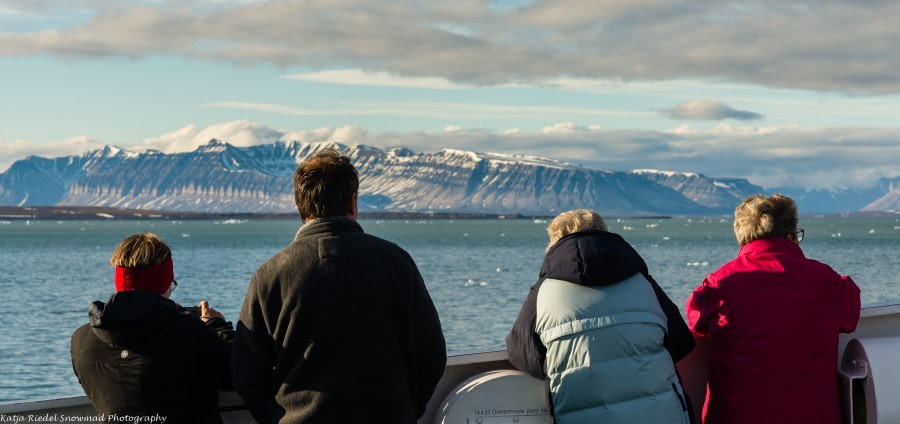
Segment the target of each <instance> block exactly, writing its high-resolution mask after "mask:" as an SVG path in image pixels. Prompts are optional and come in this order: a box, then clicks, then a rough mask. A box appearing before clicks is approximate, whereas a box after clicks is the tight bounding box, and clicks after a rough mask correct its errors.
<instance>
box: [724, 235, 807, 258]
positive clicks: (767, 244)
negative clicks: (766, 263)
mask: <svg viewBox="0 0 900 424" xmlns="http://www.w3.org/2000/svg"><path fill="white" fill-rule="evenodd" d="M765 252H770V253H786V254H790V255H798V256H800V257H801V258H805V257H806V256H804V255H803V250H801V249H800V246H799V245H798V244H797V243H794V242H792V241H790V240H788V239H786V238H784V237H772V238H765V239H757V240H753V241H751V242H750V243H747V244H745V245H743V246H741V251H740V253H738V255H739V256H745V255H755V254H760V253H765Z"/></svg>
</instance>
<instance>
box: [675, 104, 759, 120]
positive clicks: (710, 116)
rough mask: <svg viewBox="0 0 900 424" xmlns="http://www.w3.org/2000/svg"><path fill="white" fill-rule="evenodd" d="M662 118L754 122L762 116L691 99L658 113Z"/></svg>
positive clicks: (724, 105) (723, 105)
mask: <svg viewBox="0 0 900 424" xmlns="http://www.w3.org/2000/svg"><path fill="white" fill-rule="evenodd" d="M660 113H661V114H662V115H664V116H668V117H670V118H673V119H695V120H704V121H721V120H723V119H737V120H740V121H755V120H759V119H762V118H763V116H762V115H760V114H758V113H755V112H750V111H746V110H736V109H733V108H732V107H731V106H728V105H726V104H725V103H722V102H721V101H720V100H718V99H693V100H687V101H684V102H681V103H679V104H677V105H676V106H675V107H672V108H669V109H664V110H662V111H660Z"/></svg>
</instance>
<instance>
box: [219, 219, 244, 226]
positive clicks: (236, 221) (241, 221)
mask: <svg viewBox="0 0 900 424" xmlns="http://www.w3.org/2000/svg"><path fill="white" fill-rule="evenodd" d="M246 223H247V220H246V219H226V220H223V221H215V222H214V224H222V225H235V224H246Z"/></svg>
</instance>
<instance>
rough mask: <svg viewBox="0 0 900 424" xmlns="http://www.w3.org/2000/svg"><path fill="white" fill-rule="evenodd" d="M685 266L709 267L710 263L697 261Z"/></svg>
mask: <svg viewBox="0 0 900 424" xmlns="http://www.w3.org/2000/svg"><path fill="white" fill-rule="evenodd" d="M685 265H687V266H709V262H707V261H703V262H700V261H695V262H688V263H686V264H685Z"/></svg>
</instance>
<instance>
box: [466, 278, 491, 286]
mask: <svg viewBox="0 0 900 424" xmlns="http://www.w3.org/2000/svg"><path fill="white" fill-rule="evenodd" d="M476 285H477V286H478V287H486V286H487V285H488V282H487V281H485V280H481V281H479V282H477V283H476V282H475V280H474V279H471V278H470V279H468V280H466V284H465V286H466V287H473V286H476Z"/></svg>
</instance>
